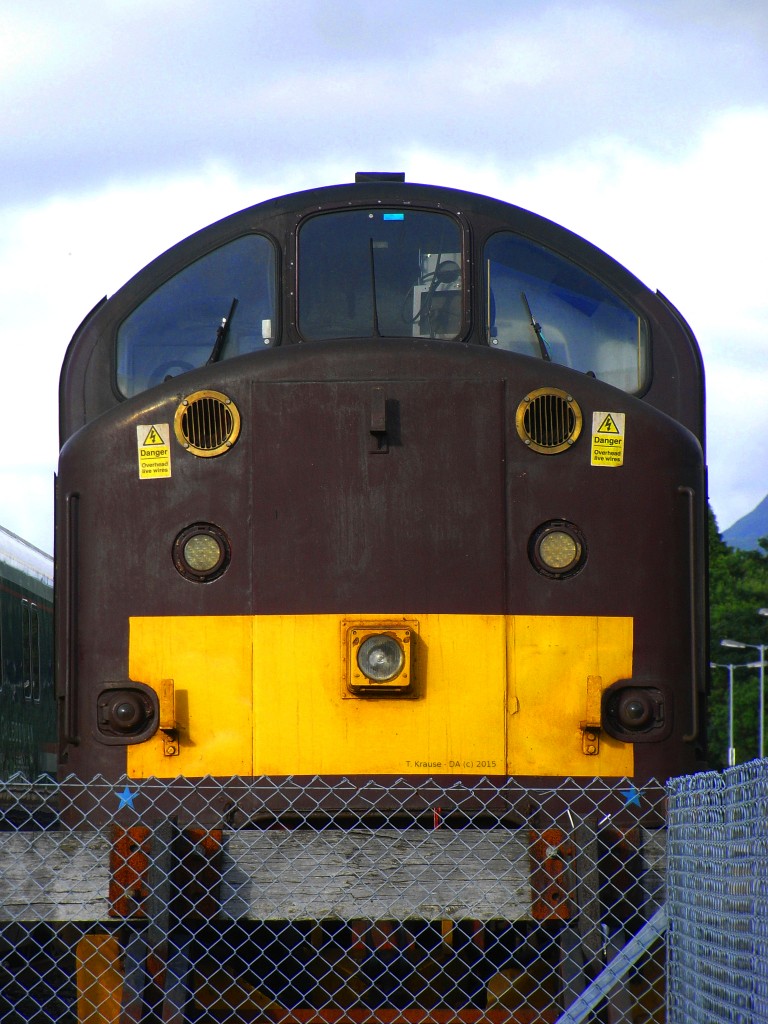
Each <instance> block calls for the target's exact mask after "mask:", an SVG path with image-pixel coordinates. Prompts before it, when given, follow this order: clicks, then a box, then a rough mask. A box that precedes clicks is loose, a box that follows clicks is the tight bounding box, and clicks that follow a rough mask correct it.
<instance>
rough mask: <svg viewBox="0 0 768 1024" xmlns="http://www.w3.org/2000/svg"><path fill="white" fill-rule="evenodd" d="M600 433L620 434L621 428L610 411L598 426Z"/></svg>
mask: <svg viewBox="0 0 768 1024" xmlns="http://www.w3.org/2000/svg"><path fill="white" fill-rule="evenodd" d="M597 433H598V434H618V433H620V431H619V428H618V427H617V426H616V423H615V421H614V419H613V416H611V414H610V413H608V415H607V416H606V417H605V419H604V420H603V422H602V423H601V424H600V426H599V427H598V428H597Z"/></svg>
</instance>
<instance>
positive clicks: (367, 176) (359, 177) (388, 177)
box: [355, 171, 405, 185]
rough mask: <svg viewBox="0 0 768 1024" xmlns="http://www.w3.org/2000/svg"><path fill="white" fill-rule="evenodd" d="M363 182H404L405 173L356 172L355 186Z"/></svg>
mask: <svg viewBox="0 0 768 1024" xmlns="http://www.w3.org/2000/svg"><path fill="white" fill-rule="evenodd" d="M365 181H405V171H358V172H357V173H356V174H355V184H356V185H359V184H361V183H362V182H365Z"/></svg>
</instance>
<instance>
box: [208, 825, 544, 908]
mask: <svg viewBox="0 0 768 1024" xmlns="http://www.w3.org/2000/svg"><path fill="white" fill-rule="evenodd" d="M226 858H227V863H226V871H225V876H224V882H225V884H224V886H223V893H222V902H223V904H224V911H225V913H226V915H227V916H231V917H241V916H246V917H250V918H254V919H256V920H274V919H278V918H293V919H301V918H309V919H312V920H322V919H326V918H338V919H340V920H350V919H354V918H363V919H366V920H380V919H387V918H391V919H397V920H404V919H408V918H411V919H413V918H421V919H427V920H438V919H440V918H448V919H458V918H474V919H476V920H491V919H493V918H503V919H505V920H518V919H519V918H522V917H527V916H528V915H529V914H530V887H529V862H528V833H527V831H525V830H523V831H522V832H511V831H503V830H498V831H489V832H482V831H478V830H470V829H466V830H463V831H460V832H450V831H448V830H437V831H432V832H422V831H417V830H409V831H406V832H398V831H396V830H394V829H382V830H380V831H376V832H370V831H363V830H353V831H349V832H336V831H333V832H331V831H328V832H309V831H297V832H257V833H253V832H237V833H233V834H231V835H230V836H229V837H228V839H227V843H226Z"/></svg>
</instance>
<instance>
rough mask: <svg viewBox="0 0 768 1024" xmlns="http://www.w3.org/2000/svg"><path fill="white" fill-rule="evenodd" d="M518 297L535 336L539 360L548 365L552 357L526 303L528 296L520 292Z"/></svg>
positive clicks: (539, 327) (538, 325)
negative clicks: (543, 360) (539, 353)
mask: <svg viewBox="0 0 768 1024" xmlns="http://www.w3.org/2000/svg"><path fill="white" fill-rule="evenodd" d="M520 295H521V297H522V300H523V305H524V306H525V309H526V312H527V313H528V319H529V320H530V321H531V327H532V328H533V333H534V334H535V335H536V340H537V341H538V343H539V352H541V358H542V359H545V360H546V361H547V362H548V363H551V362H552V356H551V355H550V354H549V349H548V348H547V343H546V341H545V340H544V335H543V333H542V330H541V324H540V323H539V321H538V320H537V319H536V317H535V316H534V315H533V313H532V312H531V305H530V303H529V302H528V296H527V295H526V294H525V292H520Z"/></svg>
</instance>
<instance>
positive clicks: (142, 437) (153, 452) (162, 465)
mask: <svg viewBox="0 0 768 1024" xmlns="http://www.w3.org/2000/svg"><path fill="white" fill-rule="evenodd" d="M169 440H170V431H169V429H168V424H167V423H142V424H141V425H140V426H138V427H136V443H137V445H138V450H139V479H140V480H156V479H157V478H158V477H167V476H170V475H171V446H170V444H169Z"/></svg>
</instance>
